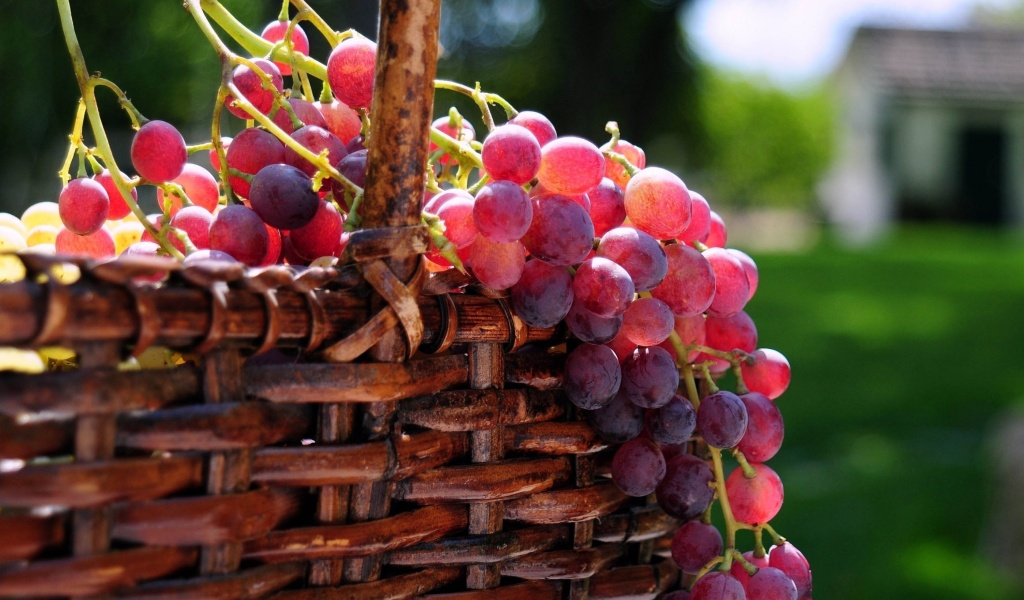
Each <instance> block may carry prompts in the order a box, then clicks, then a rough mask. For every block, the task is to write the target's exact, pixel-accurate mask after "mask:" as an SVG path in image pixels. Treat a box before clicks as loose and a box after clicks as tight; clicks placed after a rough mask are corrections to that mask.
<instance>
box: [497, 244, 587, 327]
mask: <svg viewBox="0 0 1024 600" xmlns="http://www.w3.org/2000/svg"><path fill="white" fill-rule="evenodd" d="M511 300H512V309H513V310H514V311H515V313H516V315H517V316H518V317H519V318H520V319H522V320H523V321H524V322H525V323H526V324H527V325H532V326H534V327H554V326H555V325H557V324H558V323H559V322H560V321H561V320H562V319H564V318H565V315H566V314H567V313H568V312H569V309H570V308H571V307H572V304H573V302H572V300H573V295H572V276H571V275H569V271H568V270H567V269H566V268H565V267H555V266H552V265H549V264H547V263H546V262H544V261H540V260H531V261H527V263H526V267H525V268H523V275H522V276H521V277H520V278H519V281H517V282H516V284H515V285H513V286H512V290H511Z"/></svg>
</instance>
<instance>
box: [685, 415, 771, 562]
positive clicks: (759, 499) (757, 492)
mask: <svg viewBox="0 0 1024 600" xmlns="http://www.w3.org/2000/svg"><path fill="white" fill-rule="evenodd" d="M703 407H704V405H703V404H701V408H703ZM697 419H698V425H697V426H698V427H699V426H700V423H699V420H700V411H698V413H697ZM750 466H751V467H752V468H753V469H754V471H755V472H756V473H757V474H756V476H754V477H751V478H749V479H748V478H747V477H745V476H744V475H743V469H742V468H740V467H736V469H734V470H733V472H732V473H730V474H729V476H728V477H727V478H726V479H725V491H726V493H727V494H729V503H730V505H731V506H732V514H733V516H734V517H736V520H737V521H740V522H741V523H747V524H749V525H757V524H758V523H767V522H768V521H771V520H772V519H773V518H775V515H777V514H779V509H781V508H782V499H783V489H782V480H781V479H779V476H778V474H777V473H776V472H775V471H774V470H772V468H771V467H769V466H768V465H765V464H762V463H750ZM769 560H770V557H769Z"/></svg>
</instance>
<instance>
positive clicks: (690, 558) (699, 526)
mask: <svg viewBox="0 0 1024 600" xmlns="http://www.w3.org/2000/svg"><path fill="white" fill-rule="evenodd" d="M723 545H724V544H723V542H722V534H721V533H720V532H719V531H718V528H717V527H715V526H714V525H710V524H708V523H701V522H700V521H696V520H694V521H687V522H686V523H683V524H682V525H680V526H679V529H677V530H676V532H675V535H673V536H672V560H674V561H676V564H677V565H679V568H680V569H682V570H683V572H684V573H690V574H695V573H698V572H700V570H701V568H703V567H704V565H706V564H707V563H708V561H709V560H711V559H713V558H715V557H716V556H721V554H722V547H723Z"/></svg>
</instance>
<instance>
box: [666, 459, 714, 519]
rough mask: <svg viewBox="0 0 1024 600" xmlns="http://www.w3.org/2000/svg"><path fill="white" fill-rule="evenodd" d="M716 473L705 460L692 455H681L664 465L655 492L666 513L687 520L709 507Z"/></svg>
mask: <svg viewBox="0 0 1024 600" xmlns="http://www.w3.org/2000/svg"><path fill="white" fill-rule="evenodd" d="M714 481H715V474H714V473H713V472H712V471H711V467H709V466H708V465H707V463H706V462H704V461H703V460H701V459H699V458H697V457H696V456H693V455H691V454H680V455H679V456H676V457H675V458H673V459H672V460H670V461H669V462H668V463H667V465H666V466H665V477H664V478H663V479H662V480H661V483H659V484H658V488H657V489H656V490H655V495H656V497H657V499H658V506H660V507H661V509H662V510H664V511H665V512H666V513H667V514H669V515H670V516H673V517H675V518H677V519H680V520H682V521H689V520H691V519H693V518H695V517H697V516H699V515H702V514H704V511H706V510H707V509H708V507H709V506H711V500H712V498H714V495H715V488H714V486H713V485H712V484H713V483H714Z"/></svg>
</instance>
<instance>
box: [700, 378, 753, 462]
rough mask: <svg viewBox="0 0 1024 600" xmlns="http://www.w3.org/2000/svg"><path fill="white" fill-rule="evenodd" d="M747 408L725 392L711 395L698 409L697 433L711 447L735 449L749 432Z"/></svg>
mask: <svg viewBox="0 0 1024 600" xmlns="http://www.w3.org/2000/svg"><path fill="white" fill-rule="evenodd" d="M747 419H748V417H747V408H746V406H744V404H743V401H742V400H740V397H739V396H737V395H736V394H734V393H732V392H728V391H725V390H722V391H719V392H716V393H714V394H709V395H708V396H707V397H705V398H704V399H703V400H701V403H700V408H698V409H697V431H698V432H699V433H700V435H701V437H703V438H704V441H705V442H707V443H708V445H709V446H714V447H715V448H733V447H735V446H736V444H738V443H739V442H740V439H742V438H743V434H744V433H746V432H747Z"/></svg>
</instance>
